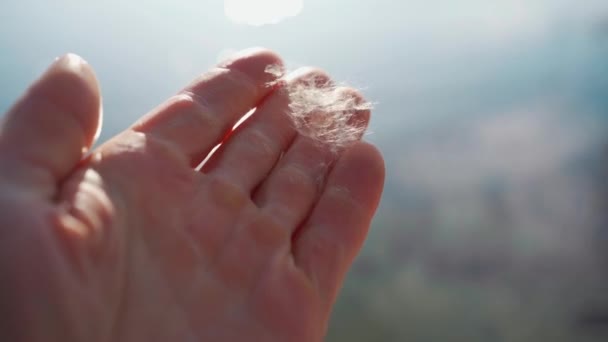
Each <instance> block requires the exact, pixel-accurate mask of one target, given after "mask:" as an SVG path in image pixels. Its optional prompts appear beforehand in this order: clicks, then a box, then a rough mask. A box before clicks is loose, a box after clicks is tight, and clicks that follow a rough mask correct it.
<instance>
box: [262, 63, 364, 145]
mask: <svg viewBox="0 0 608 342" xmlns="http://www.w3.org/2000/svg"><path fill="white" fill-rule="evenodd" d="M266 72H267V73H269V74H271V75H273V76H275V77H277V78H280V77H282V76H283V75H284V73H283V69H282V68H281V67H280V66H275V65H270V66H268V67H267V68H266ZM278 82H280V80H279V81H278ZM276 83H277V82H273V83H272V84H271V85H275V84H276ZM285 89H286V91H287V95H288V96H289V100H290V101H289V102H290V104H289V109H290V110H289V115H290V117H291V119H292V120H293V123H294V126H295V128H296V129H297V130H298V132H299V133H300V134H302V135H304V136H307V137H309V138H311V139H312V140H314V141H316V142H318V143H320V144H323V145H326V146H328V147H329V148H330V150H332V151H333V152H338V151H340V150H342V149H344V148H346V147H348V146H349V145H351V144H353V143H354V142H356V141H358V140H360V139H361V137H362V136H363V134H364V133H365V129H366V126H367V124H366V122H365V121H364V120H362V119H361V117H360V115H361V112H363V111H368V110H370V109H372V104H371V103H369V102H362V101H360V100H359V99H358V98H357V97H356V96H355V95H354V94H353V93H352V91H348V90H347V89H348V88H346V87H345V86H344V85H340V86H336V85H334V84H332V83H330V82H320V80H319V79H317V78H316V77H315V76H310V77H308V78H304V79H299V80H298V82H293V83H288V84H286V85H285Z"/></svg>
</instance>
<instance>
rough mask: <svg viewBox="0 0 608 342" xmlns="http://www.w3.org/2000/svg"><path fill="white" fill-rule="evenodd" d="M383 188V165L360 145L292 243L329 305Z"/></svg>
mask: <svg viewBox="0 0 608 342" xmlns="http://www.w3.org/2000/svg"><path fill="white" fill-rule="evenodd" d="M383 184H384V162H383V160H382V156H381V155H380V153H379V152H378V150H376V148H375V147H373V146H372V145H369V144H367V143H363V142H360V143H358V144H356V145H354V146H352V147H351V148H349V149H348V150H347V151H345V152H344V155H343V156H342V157H341V158H340V160H338V161H337V162H336V165H335V167H334V168H333V170H332V172H331V174H330V176H329V178H328V180H327V184H326V186H325V189H324V191H323V194H322V195H321V197H320V198H319V201H318V203H317V205H316V206H315V208H314V209H313V211H312V213H311V215H310V217H309V219H308V220H307V222H306V223H305V224H304V225H303V226H302V228H301V230H300V231H299V232H298V234H297V236H296V237H295V238H294V251H293V253H294V258H295V262H296V264H297V265H298V266H299V267H300V268H301V269H303V270H304V272H305V273H307V274H308V276H309V277H310V278H311V279H312V281H313V283H314V284H315V285H316V286H317V289H318V290H319V291H320V294H321V296H322V298H323V299H325V300H326V303H327V304H328V305H330V304H331V303H333V301H334V300H335V298H336V294H337V292H338V290H339V288H340V287H341V284H342V281H343V279H344V276H345V274H346V271H347V269H348V268H349V267H350V265H351V263H352V261H353V259H354V258H355V256H356V254H357V253H358V251H359V249H360V248H361V245H362V244H363V241H364V240H365V236H366V235H367V231H368V229H369V225H370V222H371V219H372V216H373V214H374V212H375V210H376V207H377V205H378V202H379V201H380V195H381V192H382V187H383Z"/></svg>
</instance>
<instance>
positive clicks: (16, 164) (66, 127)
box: [0, 54, 101, 188]
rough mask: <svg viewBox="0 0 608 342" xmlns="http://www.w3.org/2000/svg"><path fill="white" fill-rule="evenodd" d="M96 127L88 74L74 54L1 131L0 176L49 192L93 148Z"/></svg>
mask: <svg viewBox="0 0 608 342" xmlns="http://www.w3.org/2000/svg"><path fill="white" fill-rule="evenodd" d="M100 126H101V100H100V90H99V85H98V83H97V79H96V77H95V74H94V72H93V70H92V68H91V67H90V66H89V65H88V64H87V63H86V62H85V61H84V60H83V59H82V58H80V57H78V56H76V55H73V54H68V55H65V56H63V57H61V58H58V59H57V60H56V61H55V62H54V63H53V64H52V65H51V66H50V67H49V69H48V70H47V71H46V72H45V73H44V74H43V75H42V76H41V77H40V78H39V79H38V80H37V81H36V82H34V84H33V85H32V86H31V87H30V88H29V89H28V90H27V91H26V93H25V94H24V95H23V97H22V98H21V99H20V100H18V101H17V103H16V104H15V105H14V106H13V107H12V108H11V109H10V110H9V112H8V113H7V114H6V116H5V118H4V121H3V123H2V124H1V125H0V175H2V176H8V177H9V179H11V180H12V181H15V182H24V184H30V185H34V186H36V185H41V184H40V183H41V182H46V183H49V184H53V188H54V186H55V184H57V183H58V182H59V181H61V180H62V179H63V178H65V177H66V176H67V174H68V173H69V172H70V171H71V170H72V169H73V168H74V167H75V166H76V164H77V163H78V162H79V161H80V160H81V158H82V157H83V155H84V153H86V150H87V149H88V148H90V146H91V145H92V144H93V142H94V140H95V139H96V136H97V135H98V128H99V127H100Z"/></svg>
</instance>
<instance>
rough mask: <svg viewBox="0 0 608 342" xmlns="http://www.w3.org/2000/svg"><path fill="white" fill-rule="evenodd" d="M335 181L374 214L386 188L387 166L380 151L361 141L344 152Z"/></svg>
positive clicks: (338, 164)
mask: <svg viewBox="0 0 608 342" xmlns="http://www.w3.org/2000/svg"><path fill="white" fill-rule="evenodd" d="M334 173H335V177H334V179H335V180H336V181H338V182H339V183H340V184H342V185H343V186H347V187H348V188H349V190H350V193H351V196H352V198H353V199H354V200H355V201H356V202H358V203H362V204H364V206H365V207H368V206H369V207H371V208H373V210H370V212H372V213H373V212H374V211H375V208H376V207H377V206H378V203H379V202H380V196H381V194H382V190H383V188H384V179H385V176H386V166H385V163H384V158H383V157H382V153H381V152H380V150H379V149H378V148H377V147H376V146H374V145H372V144H370V143H367V142H364V141H360V142H357V143H355V144H354V145H352V146H351V147H349V148H348V149H347V150H346V151H344V153H343V155H342V157H341V158H340V160H339V161H338V163H337V164H336V167H335V169H334Z"/></svg>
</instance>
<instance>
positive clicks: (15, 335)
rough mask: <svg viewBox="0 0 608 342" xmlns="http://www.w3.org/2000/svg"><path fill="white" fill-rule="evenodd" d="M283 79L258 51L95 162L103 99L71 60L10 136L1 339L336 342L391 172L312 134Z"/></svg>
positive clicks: (15, 116) (155, 115) (1, 232)
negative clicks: (334, 330)
mask: <svg viewBox="0 0 608 342" xmlns="http://www.w3.org/2000/svg"><path fill="white" fill-rule="evenodd" d="M280 64H281V61H280V59H279V57H278V56H276V55H275V54H273V53H271V52H269V51H265V50H259V49H258V50H251V51H248V52H244V53H242V54H241V55H240V56H238V57H235V58H234V59H232V60H231V61H229V62H226V63H224V64H222V65H221V66H219V67H217V68H214V69H212V70H211V71H209V72H208V73H206V74H204V75H202V76H201V77H199V78H198V79H196V80H195V81H194V82H193V83H192V84H191V85H189V86H188V87H186V88H185V89H184V90H183V91H181V92H180V93H179V94H178V95H176V96H174V97H172V98H170V99H169V100H168V101H167V102H165V103H164V104H162V105H161V106H159V107H158V108H157V109H155V110H153V111H152V112H151V113H149V114H148V115H146V116H144V117H143V118H142V119H141V120H140V121H138V122H137V123H135V124H134V125H133V126H132V127H131V128H129V129H128V130H126V131H124V132H123V133H121V134H119V135H118V136H116V137H114V138H113V139H111V140H110V141H108V142H107V143H105V144H104V145H102V146H101V147H99V148H97V149H96V150H94V151H91V152H90V153H86V149H87V148H88V147H89V146H90V144H91V143H92V142H93V140H94V136H95V133H96V131H97V128H98V125H99V121H100V118H99V107H100V106H99V103H100V99H99V89H98V87H97V83H96V81H95V77H94V75H93V72H92V71H91V69H90V67H89V66H88V65H87V64H86V63H84V62H82V60H80V59H79V58H78V57H76V56H73V55H68V56H65V57H63V58H61V59H59V60H58V61H56V62H55V63H54V65H53V66H52V67H51V68H50V69H49V71H47V72H46V73H45V75H43V76H42V78H41V79H40V80H38V81H37V82H36V83H35V84H34V85H33V86H32V87H31V88H30V89H29V90H28V92H27V93H26V94H25V95H24V97H23V98H22V99H21V100H19V101H18V102H17V103H16V104H15V106H14V107H13V108H12V109H11V110H10V111H9V113H7V115H6V117H5V119H4V122H3V124H2V126H0V127H1V128H0V279H1V280H0V315H1V316H0V339H1V340H7V341H9V340H10V341H20V340H28V341H30V340H32V341H33V340H36V341H38V340H40V341H42V340H44V341H241V340H247V341H288V340H289V341H318V340H321V339H322V338H323V336H324V334H325V331H326V326H327V322H328V319H329V315H330V311H331V307H332V305H333V303H334V301H335V299H336V295H337V292H338V290H339V289H340V286H341V283H342V281H343V278H344V275H345V273H346V271H347V269H348V267H349V266H350V264H351V262H352V260H353V259H354V257H355V255H356V254H357V252H358V250H359V248H360V247H361V244H362V242H363V240H364V239H365V235H366V233H367V229H368V227H369V224H370V220H371V218H372V216H373V213H374V211H375V208H376V205H377V203H378V200H379V196H380V192H381V189H382V182H383V177H384V170H383V163H382V159H381V157H380V155H379V153H378V152H377V151H376V150H375V149H374V148H373V147H372V146H370V145H368V144H366V143H363V142H359V143H356V144H354V145H353V146H351V147H349V148H348V149H346V150H345V151H343V152H341V153H337V154H336V153H333V152H332V151H331V150H330V149H329V148H328V147H327V146H323V145H321V144H318V143H315V142H313V141H312V140H310V139H309V138H307V137H305V136H303V135H300V134H299V133H298V132H297V131H296V130H295V129H294V128H293V125H292V123H291V121H290V119H289V116H287V115H286V113H287V111H288V110H289V106H288V105H289V98H288V97H287V96H286V94H285V93H284V92H282V91H280V89H277V88H280V87H276V86H275V87H271V86H269V84H270V82H273V81H274V80H275V77H276V76H273V75H271V74H269V73H267V72H266V68H267V67H268V65H280ZM310 77H314V78H319V79H325V78H327V76H326V75H324V74H323V73H322V72H320V71H317V70H314V69H308V70H300V71H299V72H297V73H295V74H293V75H291V76H288V77H287V80H286V81H285V82H300V81H301V80H302V79H303V78H310ZM343 91H344V92H346V93H350V94H351V96H353V97H358V96H359V95H358V94H357V93H355V92H354V90H352V89H343ZM252 108H256V111H255V113H254V114H253V116H252V117H251V118H250V119H249V120H247V121H246V122H245V123H244V124H243V125H241V126H239V128H237V129H236V130H232V127H233V126H234V125H235V123H236V122H237V121H238V120H239V118H241V117H242V116H243V115H244V114H245V113H247V112H248V111H249V110H251V109H252ZM358 115H359V117H360V120H361V121H362V122H367V120H368V119H369V112H366V111H361V112H360V113H358ZM219 143H222V145H221V147H220V148H219V149H218V151H217V152H216V153H215V154H214V155H213V156H212V157H211V158H210V160H209V161H208V162H207V163H206V164H205V165H204V167H203V169H202V170H197V169H196V167H197V166H198V165H199V164H200V163H201V162H202V161H203V160H204V159H205V158H206V157H207V156H208V155H209V154H210V152H211V151H212V149H213V148H214V147H215V146H216V145H217V144H219ZM85 154H86V157H85Z"/></svg>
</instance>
